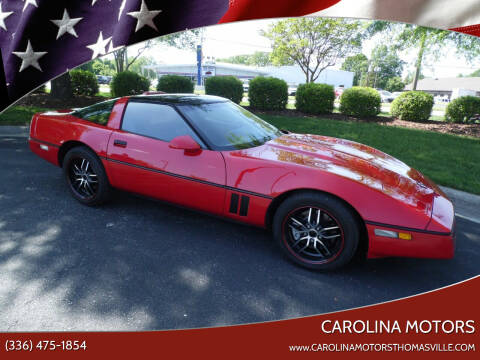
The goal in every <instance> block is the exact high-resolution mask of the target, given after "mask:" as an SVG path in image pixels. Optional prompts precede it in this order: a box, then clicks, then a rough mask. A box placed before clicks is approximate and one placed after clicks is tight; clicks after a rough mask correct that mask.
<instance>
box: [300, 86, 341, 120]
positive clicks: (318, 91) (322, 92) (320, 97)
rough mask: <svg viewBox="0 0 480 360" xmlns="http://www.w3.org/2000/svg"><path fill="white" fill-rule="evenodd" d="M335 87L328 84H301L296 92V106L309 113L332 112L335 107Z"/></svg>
mask: <svg viewBox="0 0 480 360" xmlns="http://www.w3.org/2000/svg"><path fill="white" fill-rule="evenodd" d="M334 102H335V89H334V88H333V86H331V85H327V84H314V83H309V84H301V85H300V86H299V87H298V88H297V93H296V94H295V107H296V108H297V110H299V111H303V112H305V113H309V114H325V113H331V112H332V111H333V108H334V105H333V104H334Z"/></svg>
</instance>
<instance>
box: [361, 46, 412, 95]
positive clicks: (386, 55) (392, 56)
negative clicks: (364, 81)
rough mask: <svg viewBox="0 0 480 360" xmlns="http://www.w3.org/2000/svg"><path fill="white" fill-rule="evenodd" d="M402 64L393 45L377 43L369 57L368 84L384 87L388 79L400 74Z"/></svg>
mask: <svg viewBox="0 0 480 360" xmlns="http://www.w3.org/2000/svg"><path fill="white" fill-rule="evenodd" d="M404 64H405V62H404V61H402V60H401V59H400V58H399V57H398V55H397V51H396V50H395V49H394V48H393V47H388V46H386V45H377V46H376V47H375V48H374V49H373V51H372V56H371V59H370V72H371V75H370V76H369V78H368V85H369V86H372V87H376V88H381V89H384V88H385V87H386V86H387V82H388V80H389V79H391V78H394V77H399V76H401V75H402V73H403V65H404Z"/></svg>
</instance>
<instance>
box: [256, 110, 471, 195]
mask: <svg viewBox="0 0 480 360" xmlns="http://www.w3.org/2000/svg"><path fill="white" fill-rule="evenodd" d="M260 116H261V117H262V118H263V119H265V120H266V121H268V122H270V123H271V124H273V125H275V126H276V127H278V128H281V129H287V130H290V131H292V132H296V133H308V134H320V135H327V136H333V137H339V138H344V139H349V140H353V141H357V142H360V143H363V144H366V145H370V146H372V147H374V148H377V149H379V150H382V151H384V152H386V153H387V154H390V155H392V156H394V157H396V158H398V159H400V160H402V161H403V162H405V163H407V164H408V165H409V166H412V167H414V168H415V169H417V170H419V171H421V172H422V173H423V174H425V175H427V176H428V177H429V178H431V179H432V180H433V181H435V182H436V183H438V184H440V185H445V186H449V187H452V188H455V189H459V190H463V191H467V192H470V193H475V194H480V139H474V138H467V137H461V136H455V135H448V134H440V133H435V132H431V131H423V130H416V129H406V128H400V127H394V126H386V125H380V124H375V123H363V122H348V121H339V120H330V119H320V118H300V117H286V116H274V115H265V114H260Z"/></svg>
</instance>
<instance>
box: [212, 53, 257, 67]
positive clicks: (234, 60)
mask: <svg viewBox="0 0 480 360" xmlns="http://www.w3.org/2000/svg"><path fill="white" fill-rule="evenodd" d="M249 57H250V55H234V56H230V57H228V58H223V59H217V61H219V62H226V63H229V64H241V65H247V64H248V60H249Z"/></svg>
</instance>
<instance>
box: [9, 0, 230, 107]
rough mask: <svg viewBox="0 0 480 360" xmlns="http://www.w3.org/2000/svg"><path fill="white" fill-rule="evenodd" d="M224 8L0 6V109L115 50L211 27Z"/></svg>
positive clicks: (150, 3) (31, 1)
mask: <svg viewBox="0 0 480 360" xmlns="http://www.w3.org/2000/svg"><path fill="white" fill-rule="evenodd" d="M227 9H228V1H227V0H204V1H191V0H174V1H169V0H162V1H158V0H157V1H155V0H76V1H68V0H10V1H8V0H3V1H0V51H1V61H2V64H1V65H3V66H1V68H0V110H3V109H4V108H5V107H7V106H8V105H9V104H11V103H13V102H14V101H15V100H17V99H19V98H20V97H22V96H23V95H25V94H26V93H28V92H29V91H31V90H33V89H35V88H36V87H38V86H40V85H42V84H44V83H45V82H46V81H48V80H50V79H52V78H54V77H56V76H58V75H60V74H62V73H64V72H65V71H67V70H68V69H72V68H74V67H75V66H78V65H80V64H82V63H84V62H86V61H89V60H92V59H94V58H96V57H98V56H101V55H104V54H106V53H108V52H111V51H113V50H114V49H115V48H118V47H121V46H124V45H129V44H134V43H137V42H140V41H143V40H147V39H150V38H154V37H157V36H160V35H164V34H168V33H173V32H177V31H180V30H185V29H186V28H196V27H200V26H205V25H211V24H215V23H217V22H218V21H219V20H220V19H221V17H222V16H223V15H224V14H225V12H226V11H227ZM2 70H3V71H2ZM2 78H3V79H2ZM2 80H3V81H2Z"/></svg>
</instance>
